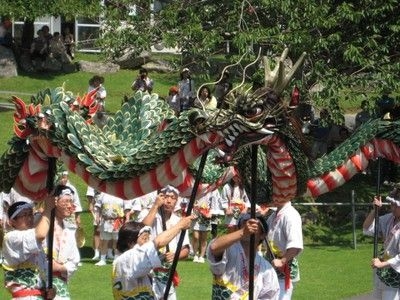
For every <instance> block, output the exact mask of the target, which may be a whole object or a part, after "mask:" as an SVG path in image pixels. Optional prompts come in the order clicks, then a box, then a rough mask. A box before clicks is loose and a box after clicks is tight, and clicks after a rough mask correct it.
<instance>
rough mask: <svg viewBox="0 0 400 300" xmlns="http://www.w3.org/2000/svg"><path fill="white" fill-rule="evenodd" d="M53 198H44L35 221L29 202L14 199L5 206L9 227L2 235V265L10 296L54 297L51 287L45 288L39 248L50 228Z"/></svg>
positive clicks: (43, 262)
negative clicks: (37, 218) (40, 212)
mask: <svg viewBox="0 0 400 300" xmlns="http://www.w3.org/2000/svg"><path fill="white" fill-rule="evenodd" d="M53 199H54V198H53V197H51V196H49V197H47V198H46V200H45V208H44V211H43V214H42V215H41V217H40V219H39V221H38V223H37V224H36V225H35V224H34V217H33V205H32V204H31V203H28V202H25V201H17V202H14V203H13V204H11V206H10V207H9V208H8V211H7V215H8V220H9V224H10V225H11V227H12V230H11V231H9V232H7V233H6V235H5V236H4V242H3V255H4V261H3V268H4V272H5V273H4V278H5V287H6V288H7V289H8V290H9V292H10V293H11V295H12V299H52V298H53V297H54V290H52V291H47V292H46V290H45V287H46V274H47V260H46V254H45V252H44V251H43V248H42V242H43V241H44V240H45V238H46V236H47V234H48V232H49V228H50V214H51V210H52V209H53V208H54V200H53ZM45 294H47V296H46V297H45Z"/></svg>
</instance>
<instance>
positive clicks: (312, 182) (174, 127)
mask: <svg viewBox="0 0 400 300" xmlns="http://www.w3.org/2000/svg"><path fill="white" fill-rule="evenodd" d="M287 54H288V53H287V50H285V51H284V53H283V54H282V56H281V57H280V58H278V59H277V61H276V66H275V68H274V69H273V70H271V68H270V60H269V59H268V58H264V66H265V87H262V88H260V89H258V90H256V91H245V90H244V89H242V88H240V87H238V88H235V89H234V90H233V91H231V92H230V93H229V94H228V95H227V96H226V99H225V104H226V105H224V108H221V109H216V110H206V109H204V110H202V109H191V110H189V111H185V112H183V113H182V114H181V115H180V116H179V117H176V116H175V115H174V113H173V111H172V110H171V109H170V108H169V106H168V104H167V103H166V102H165V101H164V100H162V99H160V98H159V97H158V95H156V94H151V95H149V94H147V93H142V92H137V93H136V94H134V95H133V97H132V98H131V99H129V101H127V102H126V103H125V104H123V106H122V107H121V109H120V110H119V111H117V112H116V114H115V115H114V116H113V117H110V118H109V119H108V121H107V124H106V125H105V126H104V127H103V128H102V129H100V128H98V127H97V126H94V125H92V124H91V120H92V119H91V117H92V116H93V115H94V114H95V112H96V110H97V106H96V102H95V100H94V93H95V91H93V92H92V93H89V94H88V95H86V96H84V97H79V96H78V97H77V96H74V95H73V94H72V93H70V92H67V91H65V89H64V88H63V87H60V88H57V89H54V90H45V91H42V92H40V93H39V94H38V95H37V96H36V97H32V99H31V102H32V103H31V104H29V105H26V104H25V103H24V102H23V101H22V100H21V99H19V98H17V97H13V102H14V103H15V106H16V112H15V114H14V122H15V125H14V136H13V137H12V139H11V140H10V142H9V149H8V150H7V151H6V152H5V153H4V154H3V155H2V157H1V161H0V190H2V191H6V192H8V191H9V190H10V189H11V188H12V187H14V188H15V189H16V190H17V191H18V192H20V193H21V194H23V195H26V196H28V197H30V198H32V199H33V200H36V201H39V200H40V199H42V198H43V196H44V195H45V194H46V193H47V190H46V181H47V180H48V179H49V176H50V175H49V174H52V173H53V174H54V172H55V171H54V168H55V164H54V163H52V160H54V159H57V160H60V161H62V162H63V163H64V164H65V166H66V167H67V168H68V169H69V170H70V171H72V172H73V173H76V174H77V175H78V176H79V177H81V178H82V179H83V180H84V181H85V182H86V183H87V184H88V185H90V186H91V187H93V188H95V189H98V190H100V191H104V192H106V193H109V194H113V195H116V196H118V197H121V198H123V199H132V198H135V197H138V196H141V195H144V194H146V193H149V192H151V191H153V190H157V189H159V188H161V187H163V186H165V185H167V184H170V185H173V186H175V187H177V188H178V189H179V190H180V192H181V195H182V196H189V195H190V193H191V190H192V186H193V184H194V178H195V173H196V165H197V164H198V158H199V157H200V156H201V155H202V154H203V153H205V152H206V151H209V150H211V151H210V153H211V155H208V160H207V164H206V167H205V169H204V172H203V177H202V182H201V184H200V186H199V189H198V196H199V197H200V196H201V195H203V194H204V193H207V192H209V191H212V190H214V189H216V188H217V187H218V186H220V185H221V184H223V183H224V182H226V181H227V180H229V179H230V178H231V177H232V174H233V173H234V172H235V171H238V172H239V173H240V175H241V176H242V178H243V179H244V182H245V185H246V187H247V188H248V187H249V186H250V180H251V172H252V170H251V166H250V152H251V151H250V149H251V148H250V147H249V145H250V144H259V145H260V147H259V148H260V149H261V150H260V151H258V174H259V175H258V188H259V189H258V199H256V201H257V202H267V201H270V200H271V199H272V200H276V201H287V200H290V199H293V198H295V197H298V196H302V195H309V196H313V197H316V196H318V195H321V194H323V193H326V192H329V191H331V190H333V189H335V188H336V187H338V186H340V185H342V184H344V183H345V182H347V181H349V180H350V179H351V178H352V177H353V176H354V175H355V174H356V173H358V172H361V171H363V170H365V169H366V167H367V166H368V162H369V160H371V159H375V158H377V157H385V158H387V159H389V160H392V161H395V162H400V148H399V143H400V136H399V134H398V132H400V131H399V129H400V128H399V127H400V121H398V120H383V119H373V120H371V121H369V122H368V123H366V124H364V125H362V126H361V127H360V128H359V129H358V130H357V131H356V132H354V134H353V135H352V136H351V137H350V138H349V139H348V140H346V141H345V142H344V143H342V144H341V145H340V146H339V147H337V148H336V149H335V150H333V151H332V152H330V153H329V154H327V155H325V156H323V157H322V158H319V159H317V160H315V161H313V160H311V159H309V157H308V155H307V151H306V149H305V147H304V145H305V143H304V137H303V136H302V134H301V130H300V128H299V123H298V120H297V119H296V118H295V117H294V114H293V109H294V107H293V106H291V105H290V104H289V103H287V101H285V100H284V98H283V97H282V96H281V94H282V91H283V90H284V89H285V88H286V87H287V85H288V84H289V82H290V80H291V78H292V76H293V74H294V72H295V71H296V69H297V68H298V66H299V65H301V64H302V62H303V60H304V55H303V56H302V57H301V58H300V59H299V60H298V61H297V62H296V64H295V65H294V66H293V67H287V66H285V64H284V61H285V59H286V57H287ZM77 104H78V105H77ZM233 166H234V167H233Z"/></svg>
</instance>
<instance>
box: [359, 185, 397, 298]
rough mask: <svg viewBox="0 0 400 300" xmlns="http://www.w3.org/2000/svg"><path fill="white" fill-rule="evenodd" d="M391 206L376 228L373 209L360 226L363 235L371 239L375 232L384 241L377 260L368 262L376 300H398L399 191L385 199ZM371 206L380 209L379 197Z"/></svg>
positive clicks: (375, 258)
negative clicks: (372, 276)
mask: <svg viewBox="0 0 400 300" xmlns="http://www.w3.org/2000/svg"><path fill="white" fill-rule="evenodd" d="M386 201H387V202H389V203H390V209H391V212H390V213H387V214H384V215H382V216H380V217H379V219H378V224H379V226H377V225H376V224H375V209H372V210H371V212H370V213H369V214H368V216H367V218H366V219H365V221H364V223H363V232H364V234H366V235H369V236H374V233H375V230H378V236H380V237H381V238H383V240H384V242H383V249H382V251H381V253H379V256H378V257H374V258H373V259H372V261H371V267H372V268H374V269H375V270H374V271H375V272H374V292H373V296H374V298H375V299H382V300H389V299H390V300H391V299H400V222H399V221H400V188H399V187H396V188H394V189H393V190H392V191H391V192H390V193H389V195H388V196H387V197H386ZM372 203H373V206H374V207H375V206H377V207H381V206H382V200H381V197H380V196H375V197H374V200H373V202H372Z"/></svg>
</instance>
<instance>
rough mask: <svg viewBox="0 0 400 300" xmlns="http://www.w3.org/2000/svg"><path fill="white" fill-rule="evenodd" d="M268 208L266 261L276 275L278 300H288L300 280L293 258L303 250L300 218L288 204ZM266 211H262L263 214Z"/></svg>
mask: <svg viewBox="0 0 400 300" xmlns="http://www.w3.org/2000/svg"><path fill="white" fill-rule="evenodd" d="M270 206H271V207H273V208H274V209H271V210H272V213H271V214H270V215H269V216H268V218H267V224H268V235H267V239H266V240H265V241H264V244H265V246H267V248H268V250H269V251H267V253H266V258H267V260H268V261H269V262H270V263H271V265H272V266H273V267H274V268H275V270H276V272H277V274H278V279H279V286H280V295H279V299H291V298H292V294H293V289H294V286H295V283H296V282H298V281H299V280H300V272H299V266H298V260H297V257H298V255H299V254H300V253H301V252H302V251H303V248H304V246H303V231H302V221H301V216H300V214H299V212H298V211H297V210H296V209H295V208H294V207H293V206H292V202H291V201H279V202H278V201H273V202H272V204H271V205H270ZM269 209H270V208H269V207H265V210H264V213H267V212H268V210H269Z"/></svg>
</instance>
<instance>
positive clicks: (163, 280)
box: [138, 185, 190, 299]
mask: <svg viewBox="0 0 400 300" xmlns="http://www.w3.org/2000/svg"><path fill="white" fill-rule="evenodd" d="M178 195H179V191H178V190H177V189H176V188H174V187H173V186H170V185H167V186H166V187H164V188H162V189H161V190H160V191H159V193H158V195H157V198H156V200H155V202H154V204H153V205H152V206H151V208H150V210H145V211H143V212H142V213H141V215H140V216H139V219H138V220H139V221H142V222H143V224H144V225H146V226H151V228H152V232H153V234H155V235H159V234H161V233H162V232H163V231H165V230H166V229H170V228H171V227H172V226H175V225H176V224H177V223H178V222H179V220H180V219H181V218H180V217H179V216H178V215H177V214H176V212H175V210H176V207H177V201H178ZM142 216H144V218H142ZM178 241H179V237H178V236H176V237H175V238H173V239H172V240H171V241H170V242H169V243H168V245H166V246H165V248H163V249H160V252H161V253H162V254H163V256H164V261H163V264H162V267H161V268H157V269H155V270H154V281H153V290H154V293H155V295H156V299H162V298H163V295H164V291H165V287H166V284H167V280H168V273H169V268H170V266H171V264H172V262H173V260H174V256H175V251H176V250H177V249H176V247H177V245H178ZM189 251H190V242H189V234H188V232H187V231H186V233H185V237H184V240H183V244H182V249H181V250H180V253H179V259H186V258H187V257H188V255H189ZM175 278H176V279H178V278H177V277H175ZM177 283H178V282H177V281H174V286H176V285H177ZM174 286H171V289H170V291H169V295H168V299H176V291H175V288H174Z"/></svg>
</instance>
